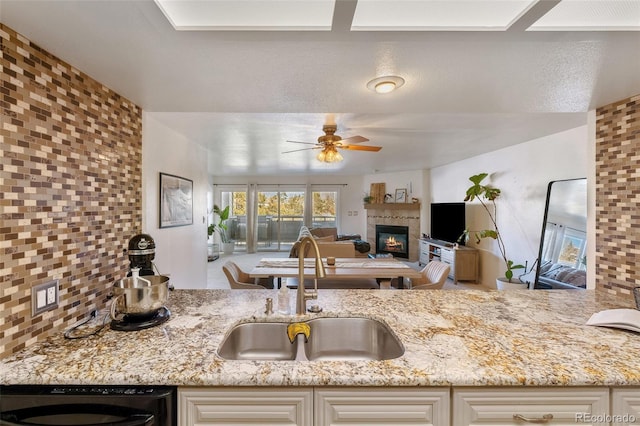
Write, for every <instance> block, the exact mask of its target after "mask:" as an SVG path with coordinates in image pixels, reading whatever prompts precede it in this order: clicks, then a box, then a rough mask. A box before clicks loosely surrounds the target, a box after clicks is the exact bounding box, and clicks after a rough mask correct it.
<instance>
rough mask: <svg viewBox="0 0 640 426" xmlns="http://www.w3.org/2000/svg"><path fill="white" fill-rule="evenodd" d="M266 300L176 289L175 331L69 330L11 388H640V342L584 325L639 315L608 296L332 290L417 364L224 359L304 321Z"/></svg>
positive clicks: (333, 299)
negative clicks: (612, 313)
mask: <svg viewBox="0 0 640 426" xmlns="http://www.w3.org/2000/svg"><path fill="white" fill-rule="evenodd" d="M292 296H295V292H293V294H292ZM266 297H274V300H275V291H268V290H265V291H256V290H176V291H174V292H172V293H171V294H170V297H169V303H168V305H167V306H168V307H169V308H170V309H171V312H172V317H171V319H170V320H169V321H168V322H166V323H164V324H162V325H159V326H156V327H153V328H149V329H146V330H142V331H136V332H122V331H113V330H111V329H109V328H108V327H105V328H104V329H103V330H102V331H100V332H99V333H98V334H97V335H96V336H93V337H89V338H86V339H77V340H66V339H64V337H63V333H62V331H60V332H59V333H57V334H56V335H54V336H52V337H51V338H49V339H48V340H45V341H43V342H41V343H36V344H34V345H32V346H30V347H28V348H27V349H25V350H23V351H21V352H19V353H17V354H15V355H13V356H11V357H8V358H4V359H2V360H0V383H3V384H172V385H179V386H180V385H193V386H282V385H287V386H329V385H331V386H451V385H454V386H456V385H457V386H490V385H495V386H509V385H531V386H556V385H558V386H581V385H610V386H627V385H640V357H639V356H638V354H639V353H640V334H637V333H634V332H629V331H623V330H614V329H608V328H601V327H590V326H586V325H584V323H585V321H586V320H587V319H588V318H589V317H590V315H591V314H592V313H594V312H597V311H599V310H603V309H609V308H619V307H632V301H631V300H623V299H619V298H614V297H612V296H609V295H607V294H605V293H602V292H596V291H593V290H588V291H580V290H563V291H526V290H521V291H520V290H518V291H506V292H498V291H475V290H460V291H451V290H432V291H382V290H381V291H376V290H321V291H320V292H319V300H318V303H319V304H320V305H321V306H322V307H323V308H324V312H323V313H321V314H319V315H320V316H363V317H372V318H375V319H379V320H382V321H383V322H385V323H387V324H388V325H389V326H390V327H391V328H392V329H393V330H394V331H395V332H396V334H397V335H398V337H399V338H400V340H401V341H402V343H403V344H404V346H405V349H406V351H405V354H404V355H403V356H401V357H400V358H396V359H392V360H387V361H314V362H309V361H298V362H296V361H225V360H223V359H221V358H220V357H218V355H217V353H216V350H217V349H218V346H219V345H220V343H221V342H222V340H223V338H224V336H225V333H226V332H227V331H228V330H229V328H230V327H231V326H233V325H234V324H237V323H239V322H246V321H268V320H279V321H293V320H294V319H295V318H296V317H295V316H280V315H277V314H276V315H270V316H268V317H267V316H266V315H265V314H264V308H265V298H266ZM315 316H317V315H307V316H304V317H298V319H308V318H312V317H315ZM99 318H100V317H99ZM100 319H101V318H100Z"/></svg>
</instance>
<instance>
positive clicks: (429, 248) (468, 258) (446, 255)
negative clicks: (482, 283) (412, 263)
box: [419, 238, 478, 283]
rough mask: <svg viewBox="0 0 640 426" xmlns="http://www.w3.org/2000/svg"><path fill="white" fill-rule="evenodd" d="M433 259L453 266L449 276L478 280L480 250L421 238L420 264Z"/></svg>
mask: <svg viewBox="0 0 640 426" xmlns="http://www.w3.org/2000/svg"><path fill="white" fill-rule="evenodd" d="M432 260H438V261H440V262H444V263H446V264H448V265H449V266H450V267H451V270H450V271H449V278H451V279H452V280H453V282H454V283H457V282H458V281H473V282H476V283H477V282H478V250H476V249H475V248H472V247H465V246H458V247H455V246H454V245H453V244H450V243H446V242H444V241H438V240H430V239H424V238H423V239H420V259H419V263H420V266H424V265H426V264H427V263H429V262H431V261H432Z"/></svg>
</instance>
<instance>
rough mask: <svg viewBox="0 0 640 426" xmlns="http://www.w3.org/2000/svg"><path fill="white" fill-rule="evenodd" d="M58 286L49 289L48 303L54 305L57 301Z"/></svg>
mask: <svg viewBox="0 0 640 426" xmlns="http://www.w3.org/2000/svg"><path fill="white" fill-rule="evenodd" d="M56 290H57V289H56V287H55V286H52V287H49V288H48V289H47V305H53V304H54V303H56V293H57V291H56Z"/></svg>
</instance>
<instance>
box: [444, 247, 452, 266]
mask: <svg viewBox="0 0 640 426" xmlns="http://www.w3.org/2000/svg"><path fill="white" fill-rule="evenodd" d="M441 259H442V261H443V262H445V263H448V264H450V265H451V264H452V263H453V250H447V249H442V255H441Z"/></svg>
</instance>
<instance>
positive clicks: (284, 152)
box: [282, 146, 322, 154]
mask: <svg viewBox="0 0 640 426" xmlns="http://www.w3.org/2000/svg"><path fill="white" fill-rule="evenodd" d="M321 148H322V147H321V146H314V147H311V148H302V149H294V150H293V151H283V152H282V154H288V153H290V152H298V151H307V150H309V149H321Z"/></svg>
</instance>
